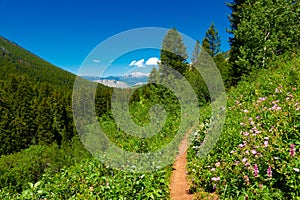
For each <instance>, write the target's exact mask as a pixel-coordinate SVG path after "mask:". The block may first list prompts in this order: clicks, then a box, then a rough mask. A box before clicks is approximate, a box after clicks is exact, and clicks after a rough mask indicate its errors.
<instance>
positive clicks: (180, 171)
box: [170, 134, 193, 200]
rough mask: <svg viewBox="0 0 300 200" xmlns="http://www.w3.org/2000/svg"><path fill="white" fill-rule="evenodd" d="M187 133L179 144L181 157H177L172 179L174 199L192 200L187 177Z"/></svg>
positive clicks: (171, 190) (171, 191) (171, 189)
mask: <svg viewBox="0 0 300 200" xmlns="http://www.w3.org/2000/svg"><path fill="white" fill-rule="evenodd" d="M187 135H188V134H187ZM187 135H186V136H185V137H184V139H183V141H182V142H181V144H180V146H179V154H178V155H180V156H179V157H177V159H176V161H175V163H174V165H173V172H172V175H171V179H170V193H171V199H172V200H192V199H193V198H192V195H191V194H189V189H190V186H189V184H188V177H187V169H186V165H187V144H188V142H187Z"/></svg>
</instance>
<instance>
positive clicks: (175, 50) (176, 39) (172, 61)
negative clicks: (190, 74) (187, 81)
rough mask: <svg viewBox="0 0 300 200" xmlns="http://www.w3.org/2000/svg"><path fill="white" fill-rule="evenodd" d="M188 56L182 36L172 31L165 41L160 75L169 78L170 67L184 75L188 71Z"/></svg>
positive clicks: (168, 33)
mask: <svg viewBox="0 0 300 200" xmlns="http://www.w3.org/2000/svg"><path fill="white" fill-rule="evenodd" d="M187 55H188V54H187V51H186V47H185V45H184V43H183V40H182V36H181V35H180V33H179V32H178V31H177V30H176V29H175V28H173V29H170V30H169V31H168V32H167V34H166V36H165V37H164V39H163V43H162V49H161V52H160V60H161V63H160V64H159V73H160V74H161V75H162V76H163V77H164V76H168V75H169V72H168V67H170V68H172V69H174V70H176V71H178V72H179V73H180V74H182V75H183V74H184V73H185V71H186V70H187V61H186V60H187V58H188V56H187Z"/></svg>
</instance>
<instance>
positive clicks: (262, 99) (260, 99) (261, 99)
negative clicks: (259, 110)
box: [258, 97, 267, 101]
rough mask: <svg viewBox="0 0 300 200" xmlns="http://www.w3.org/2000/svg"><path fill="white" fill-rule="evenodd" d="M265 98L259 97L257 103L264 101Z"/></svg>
mask: <svg viewBox="0 0 300 200" xmlns="http://www.w3.org/2000/svg"><path fill="white" fill-rule="evenodd" d="M266 99H267V98H266V97H260V98H259V99H258V100H259V101H265V100H266Z"/></svg>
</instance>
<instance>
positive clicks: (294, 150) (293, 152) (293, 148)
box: [290, 144, 296, 157]
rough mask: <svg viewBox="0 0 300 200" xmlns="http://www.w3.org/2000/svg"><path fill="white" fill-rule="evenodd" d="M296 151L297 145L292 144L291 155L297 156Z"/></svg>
mask: <svg viewBox="0 0 300 200" xmlns="http://www.w3.org/2000/svg"><path fill="white" fill-rule="evenodd" d="M295 152H296V149H295V145H294V144H291V145H290V156H291V157H294V156H295Z"/></svg>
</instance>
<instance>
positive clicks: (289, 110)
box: [188, 59, 300, 199]
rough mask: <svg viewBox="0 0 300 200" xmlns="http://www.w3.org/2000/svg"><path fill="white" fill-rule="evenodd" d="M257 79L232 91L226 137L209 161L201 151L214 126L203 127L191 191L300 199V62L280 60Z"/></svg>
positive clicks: (192, 150)
mask: <svg viewBox="0 0 300 200" xmlns="http://www.w3.org/2000/svg"><path fill="white" fill-rule="evenodd" d="M252 77H256V78H255V79H254V78H251V77H250V78H249V80H248V81H242V82H241V83H240V84H239V86H238V87H237V88H235V89H232V90H231V91H230V92H229V94H228V107H227V119H226V122H225V126H224V129H223V131H222V134H221V137H220V138H219V141H218V143H217V145H216V146H215V147H214V149H213V151H212V152H211V153H210V154H209V155H208V156H207V157H206V158H203V159H199V158H197V156H196V154H197V148H198V149H199V144H201V141H202V139H203V137H204V135H205V130H206V129H207V128H208V127H209V124H208V123H207V121H205V123H204V124H205V126H202V127H200V130H199V132H198V135H197V136H196V137H195V140H194V142H193V146H194V147H195V146H196V147H197V148H193V147H192V148H190V149H189V154H188V155H189V173H190V178H191V179H192V188H191V191H192V192H195V193H196V192H201V191H203V190H204V191H205V192H215V193H216V194H218V195H219V196H220V198H222V199H223V198H230V199H238V198H241V199H244V198H245V199H296V198H300V159H299V158H300V152H299V149H300V140H299V139H300V138H299V136H300V133H299V130H300V104H299V102H300V87H299V86H300V82H299V81H298V80H300V59H295V60H293V61H290V62H289V63H283V61H277V62H276V63H274V64H273V66H272V68H271V69H268V70H261V71H259V72H257V74H253V76H252ZM203 110H204V112H206V114H204V115H205V116H208V114H207V112H209V110H208V109H203ZM205 110H208V111H205ZM216 177H218V178H216ZM216 180H217V181H216Z"/></svg>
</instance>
